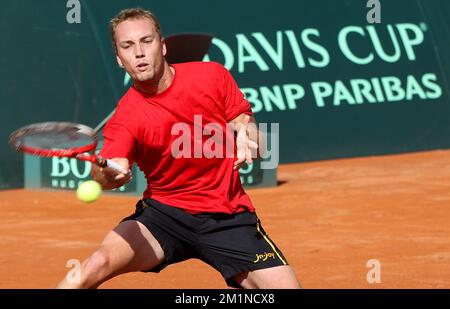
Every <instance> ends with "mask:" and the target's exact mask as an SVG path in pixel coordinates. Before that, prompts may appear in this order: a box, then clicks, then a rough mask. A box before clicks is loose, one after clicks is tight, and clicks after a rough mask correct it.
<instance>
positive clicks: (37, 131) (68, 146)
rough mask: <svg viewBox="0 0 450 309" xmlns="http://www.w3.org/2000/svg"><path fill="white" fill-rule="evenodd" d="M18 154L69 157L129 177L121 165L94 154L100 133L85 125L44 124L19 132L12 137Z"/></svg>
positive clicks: (69, 123) (29, 126)
mask: <svg viewBox="0 0 450 309" xmlns="http://www.w3.org/2000/svg"><path fill="white" fill-rule="evenodd" d="M9 144H10V145H11V147H12V148H14V149H15V150H16V151H19V152H24V153H28V154H31V155H35V156H41V157H67V158H76V159H78V160H82V161H89V162H91V163H93V164H96V165H98V166H100V167H109V168H111V169H112V170H114V171H115V172H117V173H123V174H128V171H127V170H125V169H124V168H123V167H122V166H121V165H119V164H117V163H115V162H114V161H111V160H107V159H104V158H101V157H99V156H97V155H95V154H94V152H95V149H96V148H97V144H98V136H97V132H96V131H95V130H94V129H92V128H90V127H88V126H85V125H82V124H78V123H71V122H41V123H35V124H31V125H28V126H25V127H22V128H19V129H17V130H16V131H14V132H13V133H11V135H10V136H9Z"/></svg>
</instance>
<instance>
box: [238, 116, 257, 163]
mask: <svg viewBox="0 0 450 309" xmlns="http://www.w3.org/2000/svg"><path fill="white" fill-rule="evenodd" d="M249 134H250V132H249V127H248V125H246V124H242V125H241V126H240V128H239V130H238V133H237V137H236V147H237V160H236V161H234V165H233V169H234V170H238V169H240V168H241V167H242V166H243V165H244V163H245V162H247V164H251V163H252V162H253V158H256V157H257V149H258V144H257V143H256V142H254V141H252V140H250V137H249Z"/></svg>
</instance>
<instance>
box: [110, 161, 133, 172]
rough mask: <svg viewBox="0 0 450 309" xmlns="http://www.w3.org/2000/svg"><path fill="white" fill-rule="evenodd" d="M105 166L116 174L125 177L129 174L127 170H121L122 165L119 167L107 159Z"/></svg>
mask: <svg viewBox="0 0 450 309" xmlns="http://www.w3.org/2000/svg"><path fill="white" fill-rule="evenodd" d="M106 166H107V167H109V168H110V169H113V170H115V171H116V172H118V173H122V174H125V175H126V174H128V173H129V172H128V171H127V170H125V169H124V168H123V166H122V165H120V164H118V163H116V162H114V161H111V160H108V159H106Z"/></svg>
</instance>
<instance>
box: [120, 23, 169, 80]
mask: <svg viewBox="0 0 450 309" xmlns="http://www.w3.org/2000/svg"><path fill="white" fill-rule="evenodd" d="M115 38H116V47H117V62H118V63H119V65H121V66H123V68H124V69H125V70H126V71H127V72H128V74H130V76H131V78H132V79H133V81H135V82H148V81H150V82H152V81H153V82H155V83H157V82H158V80H159V79H160V78H161V76H162V74H163V71H164V61H165V60H164V56H165V55H166V46H165V44H164V41H163V40H162V38H161V36H160V34H159V33H158V32H157V31H156V27H155V25H154V24H153V22H152V21H151V20H149V19H148V18H139V19H132V20H126V21H124V22H121V23H120V24H119V25H117V27H116V31H115Z"/></svg>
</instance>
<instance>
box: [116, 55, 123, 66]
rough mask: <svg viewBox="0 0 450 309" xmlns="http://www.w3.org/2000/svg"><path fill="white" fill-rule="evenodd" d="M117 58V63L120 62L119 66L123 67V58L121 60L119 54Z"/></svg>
mask: <svg viewBox="0 0 450 309" xmlns="http://www.w3.org/2000/svg"><path fill="white" fill-rule="evenodd" d="M116 60H117V63H118V64H119V66H120V67H121V68H123V63H122V60H120V58H119V56H117V55H116Z"/></svg>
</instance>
